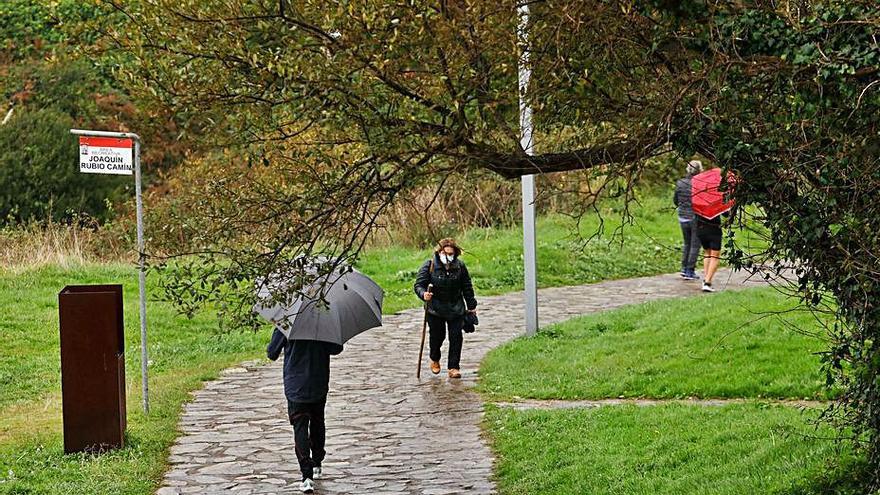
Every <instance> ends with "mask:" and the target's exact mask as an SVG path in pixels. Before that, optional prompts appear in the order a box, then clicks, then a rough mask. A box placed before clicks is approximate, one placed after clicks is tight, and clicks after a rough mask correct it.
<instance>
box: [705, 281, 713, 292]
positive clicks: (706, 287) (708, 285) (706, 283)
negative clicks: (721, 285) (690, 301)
mask: <svg viewBox="0 0 880 495" xmlns="http://www.w3.org/2000/svg"><path fill="white" fill-rule="evenodd" d="M703 292H715V289H713V288H712V284H710V283H708V282H703Z"/></svg>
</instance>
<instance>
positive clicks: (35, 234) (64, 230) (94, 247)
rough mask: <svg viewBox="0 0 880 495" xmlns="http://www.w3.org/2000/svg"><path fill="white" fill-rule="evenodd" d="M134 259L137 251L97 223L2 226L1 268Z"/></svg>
mask: <svg viewBox="0 0 880 495" xmlns="http://www.w3.org/2000/svg"><path fill="white" fill-rule="evenodd" d="M133 259H134V253H133V252H129V250H128V249H127V248H126V247H125V246H123V245H122V243H121V242H120V241H118V240H114V239H113V236H110V235H106V234H105V233H104V232H103V231H102V229H101V228H99V227H96V226H89V225H87V226H82V225H76V224H72V225H68V224H62V223H56V222H49V223H37V222H32V223H29V224H25V225H19V226H15V227H5V228H3V229H0V267H2V268H4V269H10V270H25V269H29V268H34V267H38V266H45V265H56V266H61V267H68V266H77V265H83V264H86V263H94V262H124V263H128V262H131V261H132V260H133Z"/></svg>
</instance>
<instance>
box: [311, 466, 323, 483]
mask: <svg viewBox="0 0 880 495" xmlns="http://www.w3.org/2000/svg"><path fill="white" fill-rule="evenodd" d="M322 474H324V472H323V471H322V470H321V466H315V467H314V468H313V469H312V479H316V480H319V479H321V475H322Z"/></svg>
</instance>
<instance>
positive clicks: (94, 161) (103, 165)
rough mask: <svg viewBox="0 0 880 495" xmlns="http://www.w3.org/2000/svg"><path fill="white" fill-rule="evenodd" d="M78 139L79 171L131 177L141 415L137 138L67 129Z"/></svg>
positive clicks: (142, 279) (143, 294)
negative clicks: (135, 215)
mask: <svg viewBox="0 0 880 495" xmlns="http://www.w3.org/2000/svg"><path fill="white" fill-rule="evenodd" d="M70 133H71V134H75V135H77V136H80V138H79V171H80V172H82V173H86V174H112V175H132V172H134V191H135V200H136V202H137V250H138V282H139V284H138V285H139V289H140V320H141V389H142V392H143V405H144V413H148V412H150V398H149V387H148V385H147V289H146V272H145V269H146V267H145V265H146V254H145V253H144V205H143V199H142V197H141V138H140V136H138V135H137V134H134V133H132V132H106V131H89V130H82V129H71V130H70Z"/></svg>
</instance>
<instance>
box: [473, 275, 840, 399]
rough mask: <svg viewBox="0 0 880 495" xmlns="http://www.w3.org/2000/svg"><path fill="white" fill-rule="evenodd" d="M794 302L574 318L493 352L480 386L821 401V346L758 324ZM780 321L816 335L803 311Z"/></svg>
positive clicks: (762, 292) (765, 291) (546, 392)
mask: <svg viewBox="0 0 880 495" xmlns="http://www.w3.org/2000/svg"><path fill="white" fill-rule="evenodd" d="M792 304H793V303H792V302H790V301H787V300H786V299H785V298H784V297H783V296H781V295H780V294H778V293H777V292H775V291H774V290H773V289H770V288H757V289H749V290H747V291H743V292H721V293H716V294H712V295H710V296H700V297H693V298H687V299H678V300H673V301H657V302H651V303H647V304H640V305H635V306H630V307H626V308H622V309H619V310H615V311H610V312H607V313H601V314H596V315H591V316H587V317H582V318H576V319H573V320H570V321H567V322H564V323H561V324H559V325H555V326H553V327H550V328H546V329H543V330H542V331H541V332H539V334H538V336H537V337H536V338H532V339H526V338H520V339H517V340H515V341H513V342H511V343H509V344H507V345H504V346H502V347H499V348H497V349H495V350H493V351H491V352H490V353H489V355H488V356H487V357H486V359H485V360H484V361H483V363H482V366H481V367H480V376H481V380H480V384H479V387H480V390H481V391H482V392H484V393H485V394H487V395H488V396H489V397H491V398H493V399H499V398H510V397H513V396H519V397H530V398H540V399H548V398H561V399H593V398H603V397H621V396H624V397H655V398H677V397H689V396H696V397H773V398H826V397H827V396H828V395H829V393H828V391H826V390H825V389H824V388H823V387H824V381H823V377H822V375H821V373H820V372H819V357H818V356H816V355H815V354H814V353H815V352H816V351H818V350H821V349H822V348H823V344H822V342H821V341H819V340H818V339H816V338H815V337H809V336H806V335H803V334H801V333H798V332H796V331H793V330H791V329H790V328H788V327H787V326H786V325H784V324H783V323H781V321H780V319H779V317H775V316H771V317H765V318H762V314H766V313H769V312H773V311H780V310H784V309H788V308H791V307H792ZM784 318H785V319H786V321H787V322H788V323H789V324H795V325H797V326H798V327H799V328H802V329H807V330H811V331H819V328H818V327H819V325H818V324H817V323H816V321H815V320H814V319H813V317H812V316H811V315H810V314H808V313H804V312H796V313H788V314H786V315H785V316H784Z"/></svg>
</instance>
